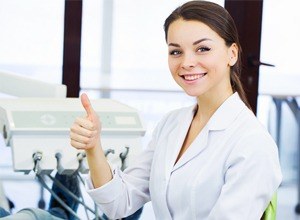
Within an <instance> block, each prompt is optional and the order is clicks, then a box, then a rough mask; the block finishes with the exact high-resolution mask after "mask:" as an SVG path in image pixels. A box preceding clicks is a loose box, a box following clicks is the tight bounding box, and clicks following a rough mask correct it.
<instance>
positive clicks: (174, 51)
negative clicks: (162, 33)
mask: <svg viewBox="0 0 300 220" xmlns="http://www.w3.org/2000/svg"><path fill="white" fill-rule="evenodd" d="M169 54H170V55H174V56H176V55H179V54H181V52H180V51H178V50H172V51H170V52H169Z"/></svg>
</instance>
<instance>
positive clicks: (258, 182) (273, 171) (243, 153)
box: [208, 133, 282, 220]
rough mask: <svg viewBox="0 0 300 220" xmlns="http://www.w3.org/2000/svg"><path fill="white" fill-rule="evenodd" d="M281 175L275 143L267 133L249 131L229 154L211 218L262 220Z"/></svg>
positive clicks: (211, 219) (210, 219)
mask: <svg viewBox="0 0 300 220" xmlns="http://www.w3.org/2000/svg"><path fill="white" fill-rule="evenodd" d="M281 179H282V176H281V171H280V165H279V160H278V153H277V147H276V144H275V143H274V142H273V140H272V139H271V138H270V137H268V136H266V135H265V134H261V133H253V134H248V135H247V137H244V138H242V139H241V140H240V141H239V143H237V146H236V147H235V148H234V150H233V151H232V152H231V154H230V156H229V157H228V160H227V162H226V166H225V176H224V185H223V187H222V189H221V192H220V196H219V198H218V200H217V202H216V204H215V205H214V207H213V209H212V210H211V212H210V214H209V218H208V219H209V220H213V219H224V220H229V219H245V220H248V219H249V220H252V219H257V220H259V219H260V218H261V216H262V215H263V212H264V211H265V209H266V207H267V206H268V204H269V202H270V200H271V198H272V196H273V195H274V193H276V190H277V189H278V186H279V184H280V182H281Z"/></svg>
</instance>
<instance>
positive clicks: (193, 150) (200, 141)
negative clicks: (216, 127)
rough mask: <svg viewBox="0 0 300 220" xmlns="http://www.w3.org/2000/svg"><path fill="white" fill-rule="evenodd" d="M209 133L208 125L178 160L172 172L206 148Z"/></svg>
mask: <svg viewBox="0 0 300 220" xmlns="http://www.w3.org/2000/svg"><path fill="white" fill-rule="evenodd" d="M208 134H209V130H208V128H207V126H206V127H204V128H203V129H202V131H201V132H200V133H199V134H198V136H197V137H196V138H195V140H194V141H193V142H192V144H191V146H190V147H189V148H188V149H187V151H186V152H185V153H184V154H183V155H182V156H181V158H180V159H179V160H178V161H177V163H176V164H175V166H174V167H173V170H172V172H174V171H175V170H177V169H179V168H180V167H182V166H183V165H184V164H186V163H187V162H189V161H190V160H192V159H193V158H194V157H196V156H197V155H198V154H200V153H201V152H202V151H203V150H204V149H205V147H206V146H207V139H208Z"/></svg>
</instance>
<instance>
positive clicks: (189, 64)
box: [181, 54, 197, 70]
mask: <svg viewBox="0 0 300 220" xmlns="http://www.w3.org/2000/svg"><path fill="white" fill-rule="evenodd" d="M196 64H197V60H196V56H194V55H192V54H185V55H184V57H183V59H182V63H181V67H182V68H183V69H187V70H189V69H192V68H194V67H195V66H196Z"/></svg>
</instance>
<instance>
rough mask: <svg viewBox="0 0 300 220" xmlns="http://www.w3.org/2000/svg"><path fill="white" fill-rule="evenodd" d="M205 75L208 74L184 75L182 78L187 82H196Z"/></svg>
mask: <svg viewBox="0 0 300 220" xmlns="http://www.w3.org/2000/svg"><path fill="white" fill-rule="evenodd" d="M205 75H206V73H201V74H191V75H183V76H181V77H182V78H184V79H185V80H187V81H194V80H197V79H200V78H202V77H203V76H205Z"/></svg>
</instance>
